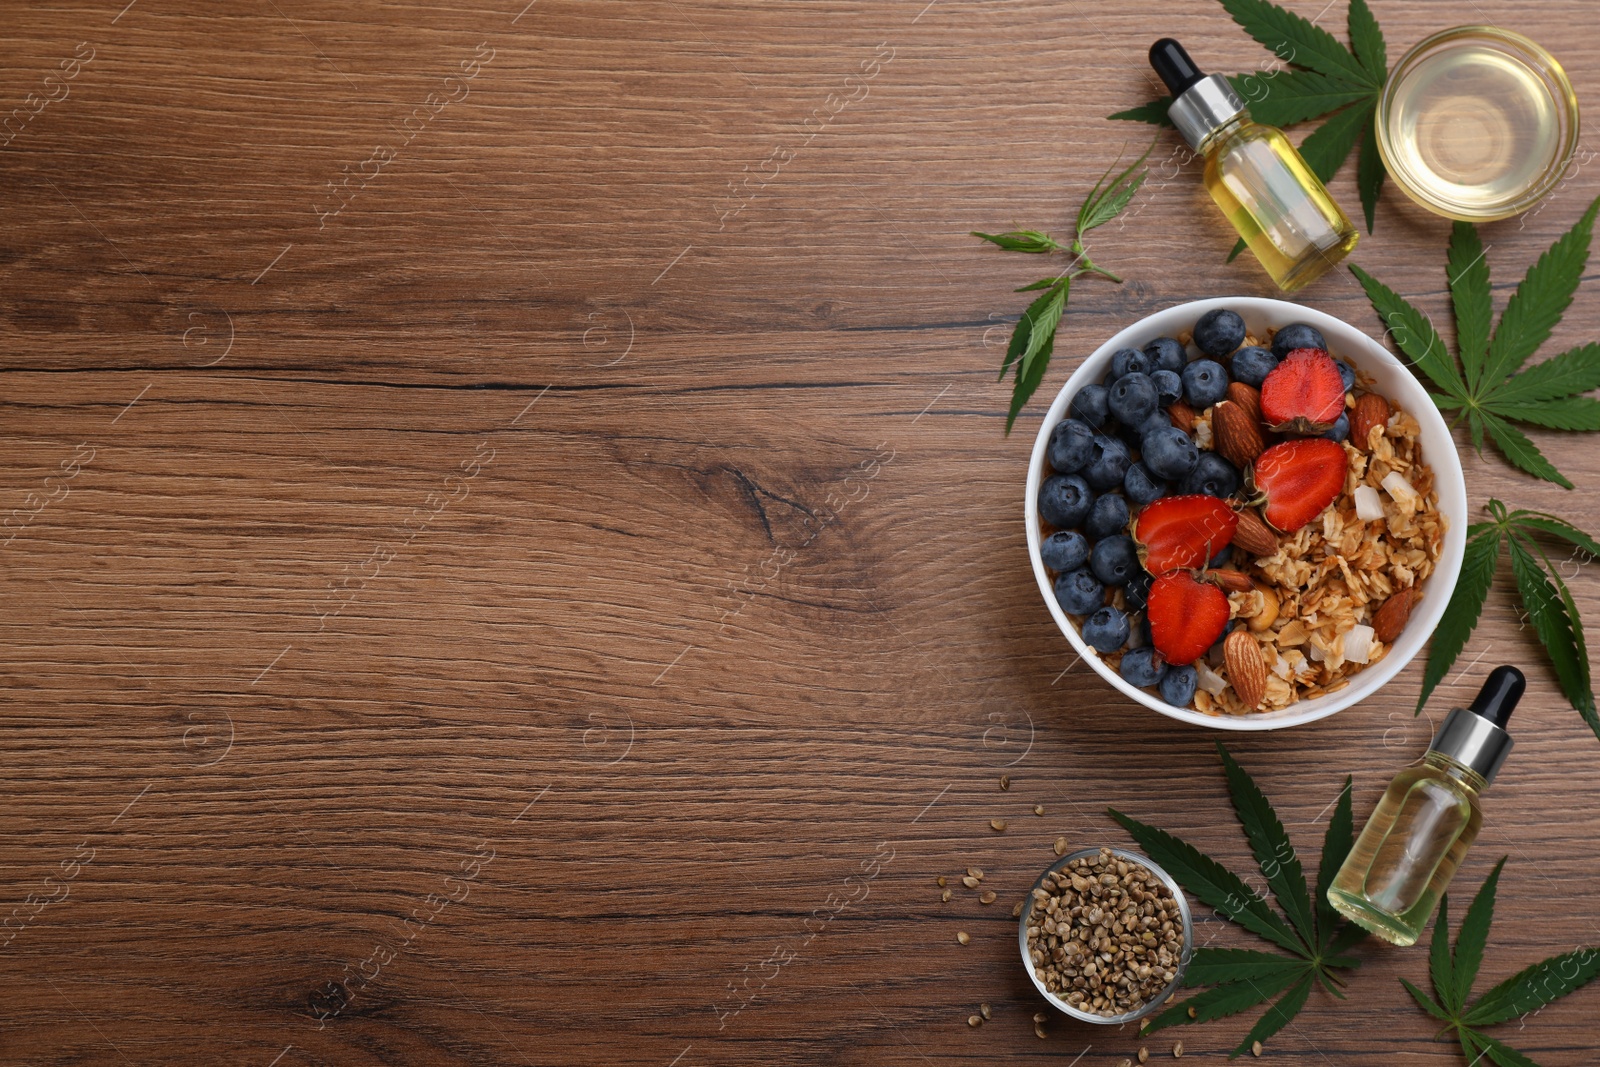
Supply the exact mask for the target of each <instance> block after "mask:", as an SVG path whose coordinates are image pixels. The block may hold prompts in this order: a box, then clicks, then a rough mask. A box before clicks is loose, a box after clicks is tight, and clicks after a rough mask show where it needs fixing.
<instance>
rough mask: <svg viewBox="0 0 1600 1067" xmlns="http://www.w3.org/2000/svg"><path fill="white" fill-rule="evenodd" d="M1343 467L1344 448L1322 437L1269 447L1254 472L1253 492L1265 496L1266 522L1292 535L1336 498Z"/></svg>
mask: <svg viewBox="0 0 1600 1067" xmlns="http://www.w3.org/2000/svg"><path fill="white" fill-rule="evenodd" d="M1347 466H1348V461H1347V460H1346V458H1345V451H1344V446H1343V445H1341V444H1340V443H1339V442H1337V441H1330V440H1328V439H1327V438H1326V437H1302V438H1300V439H1299V440H1295V441H1285V442H1283V443H1282V444H1281V445H1273V446H1272V447H1271V448H1269V449H1267V450H1266V451H1265V452H1263V453H1261V458H1260V459H1258V460H1256V465H1255V468H1254V477H1255V485H1256V488H1257V489H1258V490H1260V491H1261V492H1262V493H1263V494H1265V496H1266V507H1265V508H1263V509H1262V512H1263V514H1264V515H1265V517H1266V520H1267V521H1268V522H1269V523H1271V524H1272V525H1273V526H1275V527H1277V528H1278V529H1279V530H1282V531H1283V532H1284V533H1294V532H1295V531H1296V530H1298V529H1300V527H1302V526H1304V525H1305V524H1306V523H1308V522H1310V521H1311V520H1312V519H1314V518H1316V517H1317V516H1318V515H1321V514H1322V509H1323V508H1325V507H1327V506H1328V505H1329V504H1331V503H1333V502H1334V500H1335V499H1337V498H1338V496H1339V494H1340V493H1341V492H1342V491H1343V490H1344V477H1345V470H1346V468H1347Z"/></svg>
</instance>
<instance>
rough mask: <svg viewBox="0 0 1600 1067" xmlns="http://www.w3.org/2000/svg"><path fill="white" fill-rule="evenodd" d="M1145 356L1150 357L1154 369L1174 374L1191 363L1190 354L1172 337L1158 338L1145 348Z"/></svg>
mask: <svg viewBox="0 0 1600 1067" xmlns="http://www.w3.org/2000/svg"><path fill="white" fill-rule="evenodd" d="M1144 354H1145V355H1147V356H1149V357H1150V365H1151V366H1152V367H1156V368H1157V369H1159V370H1170V371H1172V372H1174V373H1176V372H1178V371H1181V370H1182V369H1183V365H1184V364H1185V363H1187V362H1189V356H1188V353H1186V352H1184V350H1183V346H1182V345H1181V344H1179V343H1178V342H1177V340H1176V339H1174V338H1171V337H1157V338H1156V339H1155V340H1154V341H1151V342H1150V343H1149V344H1147V345H1145V346H1144Z"/></svg>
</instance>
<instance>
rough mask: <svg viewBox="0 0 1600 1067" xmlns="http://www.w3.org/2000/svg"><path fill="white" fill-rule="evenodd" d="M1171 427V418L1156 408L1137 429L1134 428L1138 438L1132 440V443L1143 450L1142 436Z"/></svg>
mask: <svg viewBox="0 0 1600 1067" xmlns="http://www.w3.org/2000/svg"><path fill="white" fill-rule="evenodd" d="M1171 425H1172V417H1171V416H1170V415H1168V414H1167V413H1166V412H1165V411H1162V410H1161V409H1160V408H1156V409H1155V410H1154V411H1152V412H1151V413H1150V417H1149V418H1147V419H1145V420H1144V421H1143V422H1141V423H1140V424H1139V425H1138V426H1137V427H1135V429H1136V430H1137V431H1138V434H1139V436H1138V437H1136V438H1134V440H1133V443H1134V444H1136V445H1138V446H1139V447H1140V448H1143V447H1144V435H1145V434H1147V433H1151V432H1153V431H1155V430H1165V429H1166V428H1167V427H1168V426H1171Z"/></svg>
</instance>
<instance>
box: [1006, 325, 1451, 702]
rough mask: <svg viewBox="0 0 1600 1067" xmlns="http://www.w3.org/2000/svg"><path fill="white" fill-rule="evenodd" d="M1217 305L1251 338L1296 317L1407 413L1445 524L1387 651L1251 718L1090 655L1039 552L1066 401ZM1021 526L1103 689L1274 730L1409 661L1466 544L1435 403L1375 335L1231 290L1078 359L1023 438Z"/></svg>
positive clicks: (1441, 605) (1361, 692) (1042, 587)
mask: <svg viewBox="0 0 1600 1067" xmlns="http://www.w3.org/2000/svg"><path fill="white" fill-rule="evenodd" d="M1217 307H1226V308H1231V309H1232V310H1234V311H1236V312H1238V313H1239V314H1240V315H1241V316H1243V318H1244V321H1245V325H1246V326H1247V327H1248V328H1249V330H1250V332H1251V334H1252V335H1254V336H1257V337H1264V336H1265V335H1266V331H1267V329H1268V328H1269V327H1281V326H1287V325H1288V324H1289V323H1291V322H1304V323H1309V324H1310V325H1312V326H1315V327H1316V328H1317V329H1318V330H1321V331H1322V335H1323V337H1324V338H1326V339H1327V342H1328V347H1329V348H1330V349H1331V350H1332V352H1333V354H1334V355H1335V356H1337V357H1339V358H1340V359H1344V360H1346V361H1348V362H1349V363H1350V364H1351V365H1352V366H1354V367H1356V368H1357V369H1358V370H1360V371H1361V372H1362V373H1364V374H1366V375H1369V376H1370V377H1371V378H1372V379H1373V383H1374V387H1375V388H1376V390H1377V391H1378V392H1380V393H1382V394H1383V395H1384V396H1386V397H1389V398H1390V399H1392V400H1394V401H1395V402H1397V403H1398V404H1399V405H1400V407H1402V408H1404V409H1405V410H1406V411H1408V412H1410V413H1411V414H1412V416H1414V417H1415V418H1416V420H1417V422H1418V424H1420V425H1421V427H1422V436H1421V444H1422V458H1423V459H1424V460H1425V461H1426V462H1427V463H1428V465H1429V466H1431V467H1432V468H1433V474H1434V487H1435V489H1436V490H1437V492H1438V494H1439V510H1440V512H1441V513H1442V514H1443V515H1444V516H1445V519H1446V521H1447V522H1448V523H1449V527H1448V529H1447V530H1446V532H1445V539H1444V551H1443V552H1442V553H1441V554H1440V556H1439V562H1438V565H1437V566H1436V567H1435V568H1434V571H1433V574H1432V575H1430V576H1429V578H1428V580H1427V581H1426V582H1425V583H1424V584H1423V587H1422V588H1423V598H1422V602H1421V605H1420V606H1419V609H1418V610H1417V611H1416V613H1415V614H1413V615H1412V616H1411V620H1410V621H1409V622H1408V623H1407V624H1406V628H1405V632H1404V633H1402V634H1401V635H1400V639H1399V640H1398V641H1396V642H1395V643H1394V645H1393V646H1392V647H1391V648H1390V649H1389V654H1388V655H1387V656H1385V657H1384V658H1383V659H1382V660H1381V661H1380V662H1378V663H1377V664H1374V665H1373V666H1371V667H1368V668H1367V669H1365V670H1363V671H1361V672H1359V673H1358V674H1356V675H1355V676H1354V677H1352V678H1351V679H1350V684H1349V685H1347V686H1345V687H1344V688H1343V689H1341V690H1339V691H1338V692H1337V693H1331V694H1329V695H1327V696H1320V697H1315V698H1313V699H1311V700H1302V701H1299V702H1298V703H1295V704H1291V705H1290V706H1289V707H1287V708H1285V709H1283V710H1282V711H1273V712H1263V713H1261V714H1259V715H1244V716H1233V715H1206V714H1203V713H1201V712H1198V711H1196V710H1195V709H1193V708H1176V707H1173V706H1172V705H1171V704H1168V703H1167V702H1166V701H1164V700H1162V699H1161V698H1160V697H1159V696H1157V695H1156V694H1154V693H1151V692H1146V691H1145V690H1143V689H1139V688H1136V687H1134V686H1132V685H1129V684H1128V683H1127V682H1125V681H1123V680H1122V678H1121V676H1120V675H1118V674H1117V672H1116V671H1114V670H1112V669H1111V668H1110V667H1108V666H1107V665H1106V664H1105V662H1104V661H1103V660H1102V659H1101V658H1100V654H1099V653H1098V652H1096V651H1095V650H1094V649H1093V648H1090V647H1089V645H1088V644H1086V643H1085V642H1084V640H1083V638H1082V637H1080V636H1078V629H1077V627H1076V626H1074V625H1073V623H1072V620H1071V619H1069V618H1068V617H1067V614H1066V612H1064V611H1062V610H1061V605H1060V604H1058V603H1057V602H1056V597H1055V592H1054V590H1053V589H1052V586H1051V581H1050V574H1049V572H1048V571H1047V570H1045V566H1044V561H1043V560H1042V559H1040V557H1039V542H1040V526H1039V486H1040V484H1041V483H1043V481H1044V479H1045V477H1046V475H1047V473H1048V471H1049V462H1048V460H1047V459H1046V458H1045V452H1046V450H1047V448H1048V446H1049V442H1050V431H1051V430H1053V429H1055V426H1056V423H1058V422H1060V421H1061V420H1062V419H1064V418H1066V417H1067V405H1068V404H1069V403H1070V402H1071V400H1072V397H1073V395H1074V394H1075V393H1077V391H1078V390H1079V389H1081V388H1082V387H1083V386H1085V385H1089V384H1091V383H1093V382H1098V381H1100V380H1101V379H1102V378H1104V377H1105V374H1106V371H1107V369H1108V368H1109V366H1110V363H1111V355H1112V353H1113V352H1116V351H1117V350H1118V349H1122V348H1143V347H1144V346H1145V345H1147V344H1149V343H1150V342H1151V341H1153V340H1155V339H1156V338H1157V337H1176V336H1177V335H1178V334H1179V333H1182V332H1183V331H1184V330H1190V329H1193V328H1194V324H1195V321H1196V320H1197V319H1199V318H1200V316H1201V315H1204V314H1205V313H1206V312H1207V311H1210V310H1211V309H1212V308H1217ZM1025 508H1026V513H1027V522H1028V557H1029V558H1030V559H1031V560H1032V561H1033V574H1034V577H1035V578H1037V579H1038V581H1039V592H1040V593H1042V594H1043V595H1044V602H1045V605H1046V606H1047V607H1048V608H1049V609H1050V614H1051V615H1052V616H1053V617H1054V618H1055V620H1056V625H1057V626H1059V627H1061V632H1062V633H1064V634H1066V635H1067V640H1068V641H1069V642H1071V644H1072V647H1073V648H1075V649H1077V650H1078V653H1079V655H1081V656H1082V657H1083V658H1084V659H1085V660H1087V661H1088V662H1089V663H1090V665H1092V666H1093V667H1094V669H1095V670H1096V671H1098V672H1099V674H1100V676H1101V677H1102V678H1104V679H1105V680H1106V681H1107V682H1108V683H1109V684H1110V685H1112V686H1113V687H1115V688H1116V689H1118V690H1119V691H1121V692H1122V693H1124V694H1125V695H1126V696H1127V697H1128V698H1129V699H1131V700H1136V701H1138V702H1139V703H1140V704H1143V705H1144V706H1145V707H1147V708H1153V709H1155V710H1156V711H1159V712H1160V713H1161V714H1163V715H1166V716H1168V717H1169V718H1173V719H1177V720H1179V721H1180V722H1188V723H1194V724H1196V725H1197V726H1210V727H1213V728H1214V729H1218V730H1279V729H1282V728H1284V727H1286V726H1298V725H1300V724H1301V723H1306V722H1315V721H1317V720H1318V719H1324V718H1327V717H1328V716H1329V715H1332V714H1333V713H1335V712H1337V711H1342V710H1343V709H1345V708H1348V707H1349V706H1350V705H1352V704H1356V703H1359V702H1360V701H1363V700H1365V699H1366V698H1367V697H1369V696H1371V695H1373V694H1374V693H1376V692H1377V691H1378V690H1380V689H1382V688H1383V686H1384V685H1385V684H1386V683H1387V682H1388V681H1389V679H1391V678H1393V677H1394V676H1395V675H1397V674H1399V673H1400V671H1401V670H1403V669H1404V668H1405V666H1406V664H1408V663H1410V662H1411V660H1412V657H1414V656H1415V655H1416V654H1417V653H1418V652H1421V651H1422V649H1423V646H1424V645H1426V644H1427V642H1428V638H1429V637H1430V636H1432V634H1433V630H1434V627H1436V626H1437V625H1438V624H1439V619H1440V618H1441V617H1442V616H1443V615H1444V609H1445V605H1446V604H1448V603H1449V602H1450V594H1451V592H1453V591H1454V589H1455V585H1456V578H1457V576H1458V575H1459V574H1460V573H1461V557H1462V554H1463V553H1464V551H1465V550H1466V544H1467V487H1466V481H1465V479H1464V478H1463V477H1462V474H1461V460H1460V457H1458V456H1457V455H1456V445H1455V442H1454V440H1452V438H1451V436H1450V429H1449V427H1448V426H1446V425H1445V421H1444V418H1443V417H1442V416H1441V415H1440V414H1439V409H1438V408H1436V407H1434V405H1433V402H1432V401H1431V400H1429V399H1428V394H1427V391H1426V390H1425V389H1424V388H1423V386H1422V383H1420V382H1418V381H1417V379H1416V378H1415V377H1414V376H1413V375H1412V374H1411V372H1410V371H1409V370H1407V369H1406V368H1405V367H1404V366H1403V365H1402V364H1401V363H1400V361H1399V360H1398V359H1396V358H1395V357H1394V356H1393V355H1391V354H1390V353H1389V351H1388V350H1387V349H1386V348H1384V347H1383V346H1382V345H1381V344H1379V343H1378V342H1377V341H1374V340H1373V339H1372V338H1370V337H1368V336H1367V335H1366V334H1364V333H1362V332H1361V331H1360V330H1358V329H1356V328H1355V327H1354V326H1351V325H1349V324H1348V323H1345V322H1342V321H1340V320H1339V319H1336V318H1334V317H1333V316H1331V315H1325V314H1323V313H1322V312H1320V311H1315V310H1313V309H1311V308H1308V307H1303V306H1301V305H1300V304H1292V303H1290V302H1288V301H1286V300H1265V299H1261V298H1257V297H1248V296H1235V297H1222V298H1218V299H1214V300H1194V301H1191V302H1189V303H1187V304H1179V305H1178V306H1177V307H1170V308H1167V309H1166V310H1165V311H1158V312H1156V313H1155V314H1154V315H1148V316H1146V317H1145V318H1143V319H1140V320H1139V321H1138V322H1136V323H1134V324H1133V325H1131V326H1129V327H1128V328H1127V329H1125V330H1123V331H1122V332H1120V333H1118V334H1117V335H1116V336H1114V337H1112V338H1111V339H1110V340H1108V341H1106V343H1105V344H1103V345H1101V346H1100V347H1099V348H1097V349H1095V350H1094V352H1093V353H1092V354H1090V356H1089V357H1088V358H1087V359H1085V360H1084V361H1083V364H1082V366H1080V367H1079V368H1078V369H1077V370H1076V371H1074V372H1073V374H1072V377H1070V378H1068V379H1067V384H1066V385H1064V386H1062V387H1061V392H1060V393H1059V394H1058V395H1057V396H1056V399H1055V403H1053V404H1051V405H1050V410H1049V412H1047V413H1046V415H1045V418H1044V424H1043V425H1042V426H1040V427H1039V437H1038V440H1036V441H1035V442H1034V444H1033V459H1032V460H1031V461H1030V464H1029V467H1028V495H1027V501H1026V505H1025Z"/></svg>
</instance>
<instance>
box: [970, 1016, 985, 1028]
mask: <svg viewBox="0 0 1600 1067" xmlns="http://www.w3.org/2000/svg"><path fill="white" fill-rule="evenodd" d="M967 1025H968V1026H982V1025H983V1020H982V1019H980V1018H978V1017H977V1016H976V1015H969V1016H967Z"/></svg>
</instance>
